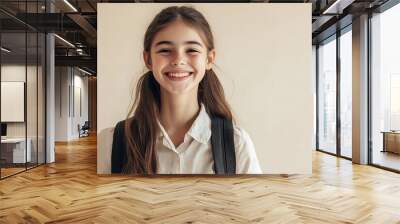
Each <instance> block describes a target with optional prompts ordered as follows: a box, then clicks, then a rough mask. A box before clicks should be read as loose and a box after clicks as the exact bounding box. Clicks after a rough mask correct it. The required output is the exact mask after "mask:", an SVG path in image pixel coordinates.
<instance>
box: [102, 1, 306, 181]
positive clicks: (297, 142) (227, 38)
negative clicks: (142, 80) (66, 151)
mask: <svg viewBox="0 0 400 224" xmlns="http://www.w3.org/2000/svg"><path fill="white" fill-rule="evenodd" d="M167 5H168V4H148V3H146V4H140V3H135V4H101V3H100V4H98V17H97V18H98V39H97V41H98V44H97V45H98V61H97V62H98V110H97V111H98V129H97V130H98V172H99V173H104V172H106V170H107V166H109V165H110V162H109V161H110V152H109V150H110V149H109V148H110V146H111V145H110V130H111V129H112V128H113V127H114V126H115V124H116V123H117V122H118V121H119V120H123V119H125V117H126V114H127V112H128V105H129V104H130V102H131V101H130V100H131V93H132V90H133V89H134V86H135V84H136V80H137V79H138V77H139V76H140V75H141V74H143V73H144V72H145V71H146V70H145V66H144V63H143V60H142V58H141V55H142V51H143V47H142V45H143V36H144V32H145V30H146V28H147V26H148V24H149V23H150V21H151V20H152V18H153V17H154V16H155V14H156V13H158V12H159V11H160V10H161V9H162V8H165V7H166V6H167ZM169 5H177V4H169ZM190 5H194V6H195V8H196V9H198V10H199V11H201V12H202V13H203V14H204V15H205V17H206V18H207V20H208V21H209V23H210V25H211V28H212V31H213V34H214V37H215V44H216V51H217V58H216V64H217V65H218V68H219V69H218V68H217V69H216V73H217V75H218V76H219V77H220V79H221V81H222V83H223V86H224V88H225V90H226V94H227V97H228V100H229V102H230V103H231V105H232V107H233V110H234V112H235V115H236V117H237V118H238V121H239V126H241V127H243V128H244V129H245V130H247V131H248V132H249V134H250V136H251V137H252V139H253V141H254V143H255V147H256V150H257V155H258V158H259V160H260V163H261V167H262V170H263V172H264V173H289V174H293V173H306V174H309V173H311V149H312V148H313V147H314V146H313V144H312V139H313V113H314V110H313V88H314V86H313V81H312V79H313V77H312V70H311V66H310V65H311V64H312V62H311V48H312V46H311V23H310V21H311V4H264V3H255V4H250V3H249V4H242V3H241V4H233V3H229V4H190ZM115 12H118V13H115ZM288 15H290V16H288ZM105 136H107V137H105ZM111 140H112V137H111Z"/></svg>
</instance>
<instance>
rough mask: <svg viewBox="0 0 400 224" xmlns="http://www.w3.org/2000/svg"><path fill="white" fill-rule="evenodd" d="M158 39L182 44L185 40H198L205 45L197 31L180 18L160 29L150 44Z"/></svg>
mask: <svg viewBox="0 0 400 224" xmlns="http://www.w3.org/2000/svg"><path fill="white" fill-rule="evenodd" d="M160 41H171V42H173V44H183V43H185V42H187V41H196V42H199V43H200V44H201V45H202V46H203V47H206V45H205V43H204V41H203V39H202V38H201V36H200V34H199V32H198V31H197V30H196V29H195V28H193V27H192V26H190V25H187V24H186V23H184V22H183V21H182V20H176V21H174V22H172V23H171V24H169V25H167V26H166V27H165V28H164V29H162V30H160V31H159V32H158V33H157V34H156V35H155V36H154V40H153V43H152V46H154V45H155V44H157V43H158V42H160Z"/></svg>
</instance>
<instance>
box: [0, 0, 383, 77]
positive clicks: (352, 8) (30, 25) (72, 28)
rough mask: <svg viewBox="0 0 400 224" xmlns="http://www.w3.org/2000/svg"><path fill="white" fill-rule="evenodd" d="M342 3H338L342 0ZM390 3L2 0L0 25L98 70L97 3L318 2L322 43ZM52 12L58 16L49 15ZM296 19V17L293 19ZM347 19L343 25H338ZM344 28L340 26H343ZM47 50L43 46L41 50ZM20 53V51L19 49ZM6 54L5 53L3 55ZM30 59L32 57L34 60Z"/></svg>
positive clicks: (315, 30) (8, 34)
mask: <svg viewBox="0 0 400 224" xmlns="http://www.w3.org/2000/svg"><path fill="white" fill-rule="evenodd" d="M336 1H337V0H336ZM386 1H387V0H339V1H338V3H335V0H266V1H265V0H251V1H244V0H230V1H218V0H202V1H179V0H178V1H177V0H175V1H165V0H153V1H150V0H144V1H138V0H136V1H133V0H47V8H46V1H45V0H34V1H29V0H28V1H18V0H1V2H0V24H1V30H2V33H3V35H2V39H3V38H5V39H4V40H3V41H2V43H3V46H4V43H6V42H7V44H8V47H12V48H14V49H15V52H16V54H17V52H18V51H21V52H20V53H21V54H22V53H24V52H23V51H25V48H24V47H22V48H21V47H18V46H25V38H23V36H24V33H25V30H26V29H28V30H29V31H39V32H45V31H46V32H55V33H56V34H57V35H58V36H59V37H61V38H62V39H64V40H67V41H68V42H69V43H71V44H72V45H71V44H68V43H66V42H65V41H63V40H62V39H61V38H58V37H57V38H55V44H56V51H55V53H56V65H68V66H80V67H85V68H87V69H88V70H91V71H93V72H94V73H95V72H96V57H97V50H96V49H97V46H96V42H97V31H96V30H97V3H105V2H109V3H110V2H111V3H135V2H157V3H166V2H175V3H178V2H182V3H183V2H208V3H218V2H225V3H227V2H233V3H248V2H252V3H261V2H269V3H312V14H313V15H312V21H310V22H312V36H313V43H317V42H319V41H321V40H323V39H324V38H327V37H329V36H330V35H332V34H333V33H335V32H336V29H337V27H339V28H340V27H345V26H347V25H349V24H351V20H352V17H353V16H357V15H358V14H360V13H362V12H365V11H366V10H371V9H374V8H376V7H378V6H380V5H382V4H383V3H385V2H386ZM50 11H52V13H49V12H50ZM288 16H290V15H288ZM339 20H340V21H341V22H340V23H338V21H339ZM338 24H339V26H338ZM28 42H29V40H28ZM27 46H28V48H27V50H26V51H27V52H28V54H29V52H34V49H36V45H35V43H30V42H29V44H28V45H27ZM40 47H41V46H40ZM18 49H19V50H18ZM2 55H3V54H2ZM28 57H29V56H28Z"/></svg>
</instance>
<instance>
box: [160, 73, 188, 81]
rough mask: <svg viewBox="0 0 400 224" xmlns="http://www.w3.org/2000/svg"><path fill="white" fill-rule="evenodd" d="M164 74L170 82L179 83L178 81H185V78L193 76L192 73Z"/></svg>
mask: <svg viewBox="0 0 400 224" xmlns="http://www.w3.org/2000/svg"><path fill="white" fill-rule="evenodd" d="M164 74H165V75H166V76H167V77H168V79H170V80H173V81H180V80H183V79H186V78H187V77H189V76H191V75H193V72H166V73H164Z"/></svg>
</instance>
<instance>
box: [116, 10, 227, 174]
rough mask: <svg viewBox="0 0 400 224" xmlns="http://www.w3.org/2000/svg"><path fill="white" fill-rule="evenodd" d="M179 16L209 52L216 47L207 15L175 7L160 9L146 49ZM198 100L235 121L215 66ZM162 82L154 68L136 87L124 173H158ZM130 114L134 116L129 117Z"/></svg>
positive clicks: (210, 111) (213, 113)
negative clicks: (157, 147) (156, 76)
mask: <svg viewBox="0 0 400 224" xmlns="http://www.w3.org/2000/svg"><path fill="white" fill-rule="evenodd" d="M177 19H181V20H182V21H183V22H185V23H186V24H188V25H190V26H192V27H193V28H195V29H196V30H197V31H198V32H199V33H200V34H201V35H200V36H201V37H202V39H203V41H204V42H205V44H206V46H207V49H208V51H211V50H213V49H214V38H213V35H212V32H211V28H210V25H209V24H208V22H207V20H206V19H205V18H204V16H203V15H202V14H201V13H200V12H199V11H197V10H196V9H194V8H191V7H187V6H181V7H177V6H172V7H168V8H165V9H163V10H162V11H161V12H159V13H158V14H157V15H156V17H155V18H154V19H153V21H152V22H151V23H150V25H149V27H148V28H147V31H146V33H145V36H144V51H146V52H148V53H149V55H150V48H151V44H152V42H153V40H154V37H155V35H156V34H157V33H158V32H159V31H160V30H162V29H163V28H165V27H166V26H168V25H169V24H170V23H172V22H174V21H175V20H177ZM198 101H199V103H202V104H204V106H205V109H206V111H207V113H208V114H209V115H210V116H220V117H223V118H227V119H231V120H232V112H231V110H230V107H229V105H228V103H227V101H226V99H225V95H224V90H223V88H222V85H221V83H220V81H219V80H218V77H217V75H216V74H215V73H214V71H213V70H212V69H210V70H206V72H205V76H204V78H203V79H202V80H201V81H200V84H199V88H198ZM160 105H161V102H160V85H159V84H158V82H157V81H156V80H155V78H154V76H153V73H152V71H149V72H147V73H145V74H144V75H142V76H141V77H140V79H139V81H138V84H137V86H136V95H135V99H134V103H133V105H132V106H131V108H130V110H129V113H128V118H127V120H126V122H125V133H126V139H127V148H126V155H127V158H126V164H125V165H124V167H123V172H124V173H130V174H154V173H156V172H157V166H158V161H157V151H156V140H157V138H158V135H159V132H160V129H159V126H158V123H157V117H158V114H159V112H160ZM130 116H131V117H130Z"/></svg>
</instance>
